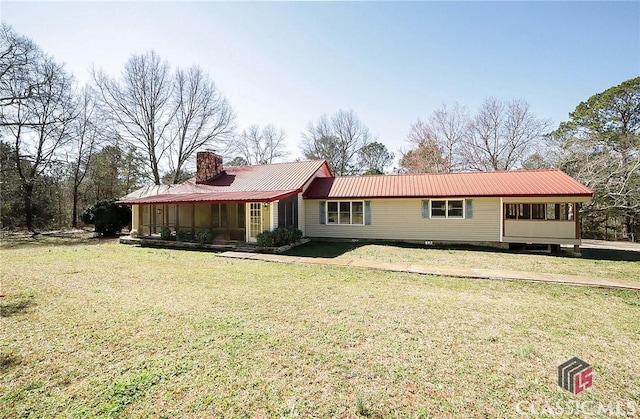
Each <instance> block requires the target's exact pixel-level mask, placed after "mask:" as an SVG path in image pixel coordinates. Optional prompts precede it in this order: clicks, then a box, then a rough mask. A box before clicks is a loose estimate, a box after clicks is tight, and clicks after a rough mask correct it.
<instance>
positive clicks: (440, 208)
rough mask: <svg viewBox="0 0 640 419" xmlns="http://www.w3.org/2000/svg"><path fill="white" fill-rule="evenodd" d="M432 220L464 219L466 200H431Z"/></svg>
mask: <svg viewBox="0 0 640 419" xmlns="http://www.w3.org/2000/svg"><path fill="white" fill-rule="evenodd" d="M430 218H464V199H433V200H431V212H430Z"/></svg>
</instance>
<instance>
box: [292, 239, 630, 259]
mask: <svg viewBox="0 0 640 419" xmlns="http://www.w3.org/2000/svg"><path fill="white" fill-rule="evenodd" d="M370 244H375V245H379V246H389V247H396V248H401V249H424V250H428V249H439V250H456V251H468V252H485V253H507V254H509V253H510V254H529V255H530V254H538V255H541V256H548V257H560V258H576V256H575V255H574V254H572V253H570V252H565V251H562V252H560V253H552V254H548V253H534V252H530V251H526V250H506V249H498V248H495V247H487V246H472V245H457V244H456V245H432V246H424V245H421V244H414V243H405V242H376V241H366V242H363V241H360V242H331V241H311V242H309V243H307V244H304V245H302V246H298V247H294V248H292V249H290V250H288V251H286V252H284V253H283V254H284V255H288V256H303V257H313V258H329V259H331V258H337V257H339V256H342V255H344V254H346V253H349V252H351V251H353V250H355V249H357V248H359V247H362V246H366V245H370ZM581 251H582V258H583V259H591V260H607V261H623V262H638V261H640V252H634V251H631V250H628V251H627V250H608V249H582V250H581Z"/></svg>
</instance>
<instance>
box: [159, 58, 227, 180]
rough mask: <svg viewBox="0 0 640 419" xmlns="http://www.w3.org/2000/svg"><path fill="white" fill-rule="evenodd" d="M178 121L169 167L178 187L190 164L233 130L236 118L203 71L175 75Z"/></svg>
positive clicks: (178, 72) (189, 71) (171, 147)
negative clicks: (199, 151)
mask: <svg viewBox="0 0 640 419" xmlns="http://www.w3.org/2000/svg"><path fill="white" fill-rule="evenodd" d="M174 102H175V121H174V122H173V123H172V125H171V127H172V128H171V131H172V135H171V139H170V141H169V143H168V144H167V146H168V150H169V157H170V158H169V167H170V169H171V172H170V173H171V175H172V178H171V179H170V181H171V183H178V182H179V181H180V180H181V178H182V177H183V176H182V172H183V167H184V164H185V163H186V161H187V160H188V159H189V158H190V157H192V156H193V155H194V153H195V152H196V151H197V150H198V149H200V148H203V147H207V146H210V145H211V144H212V143H213V142H214V141H215V140H222V139H224V138H225V137H226V136H227V135H229V134H230V133H231V131H232V130H233V121H234V119H235V115H234V113H233V111H232V109H231V106H230V105H229V102H228V101H227V99H225V98H224V97H223V96H222V95H221V94H220V92H218V90H217V89H216V87H215V84H214V83H213V82H212V81H210V80H209V77H208V75H207V74H206V73H204V72H203V71H202V70H201V69H200V68H199V67H197V66H193V67H191V68H189V69H188V70H186V71H185V70H177V71H176V74H175V89H174Z"/></svg>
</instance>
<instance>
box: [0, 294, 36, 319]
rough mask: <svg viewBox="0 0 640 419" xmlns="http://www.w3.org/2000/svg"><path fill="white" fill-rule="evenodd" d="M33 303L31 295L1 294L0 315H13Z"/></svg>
mask: <svg viewBox="0 0 640 419" xmlns="http://www.w3.org/2000/svg"><path fill="white" fill-rule="evenodd" d="M34 304H35V302H34V301H33V296H31V295H16V296H14V297H11V296H3V297H1V298H0V317H11V316H15V315H16V314H20V313H22V312H23V311H25V310H26V309H28V308H29V307H31V306H32V305H34Z"/></svg>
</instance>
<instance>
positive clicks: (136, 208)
mask: <svg viewBox="0 0 640 419" xmlns="http://www.w3.org/2000/svg"><path fill="white" fill-rule="evenodd" d="M131 214H132V217H131V230H132V231H133V230H136V231H138V233H142V232H141V231H140V205H132V206H131Z"/></svg>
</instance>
